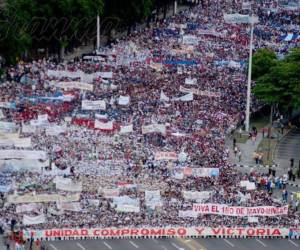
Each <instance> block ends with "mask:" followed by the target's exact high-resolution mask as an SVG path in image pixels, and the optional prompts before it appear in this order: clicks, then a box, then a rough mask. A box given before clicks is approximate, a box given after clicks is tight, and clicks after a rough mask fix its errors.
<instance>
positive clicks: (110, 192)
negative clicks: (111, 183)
mask: <svg viewBox="0 0 300 250" xmlns="http://www.w3.org/2000/svg"><path fill="white" fill-rule="evenodd" d="M99 193H102V195H103V197H104V198H106V199H111V198H114V197H118V196H119V195H120V190H119V189H117V188H115V189H102V188H99Z"/></svg>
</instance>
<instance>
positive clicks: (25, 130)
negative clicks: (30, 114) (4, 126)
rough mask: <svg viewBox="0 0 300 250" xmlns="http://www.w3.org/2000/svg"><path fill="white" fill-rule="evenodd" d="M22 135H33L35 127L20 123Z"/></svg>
mask: <svg viewBox="0 0 300 250" xmlns="http://www.w3.org/2000/svg"><path fill="white" fill-rule="evenodd" d="M22 133H28V134H34V133H36V126H32V125H30V124H28V125H27V124H24V123H22Z"/></svg>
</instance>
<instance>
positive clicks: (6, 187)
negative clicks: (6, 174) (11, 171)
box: [0, 165, 12, 193]
mask: <svg viewBox="0 0 300 250" xmlns="http://www.w3.org/2000/svg"><path fill="white" fill-rule="evenodd" d="M0 166H1V165H0ZM11 189H12V186H11V184H7V185H3V184H0V193H8V192H9V191H10V190H11Z"/></svg>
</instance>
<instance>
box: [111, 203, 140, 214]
mask: <svg viewBox="0 0 300 250" xmlns="http://www.w3.org/2000/svg"><path fill="white" fill-rule="evenodd" d="M116 211H117V212H122V213H139V212H140V207H139V206H136V205H131V204H119V205H117V208H116Z"/></svg>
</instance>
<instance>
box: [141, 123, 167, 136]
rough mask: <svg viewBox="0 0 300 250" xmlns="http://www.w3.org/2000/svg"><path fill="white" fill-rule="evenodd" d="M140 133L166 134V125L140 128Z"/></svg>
mask: <svg viewBox="0 0 300 250" xmlns="http://www.w3.org/2000/svg"><path fill="white" fill-rule="evenodd" d="M142 133H143V134H150V133H161V134H163V135H164V134H166V125H165V124H151V125H147V126H142Z"/></svg>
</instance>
